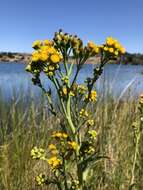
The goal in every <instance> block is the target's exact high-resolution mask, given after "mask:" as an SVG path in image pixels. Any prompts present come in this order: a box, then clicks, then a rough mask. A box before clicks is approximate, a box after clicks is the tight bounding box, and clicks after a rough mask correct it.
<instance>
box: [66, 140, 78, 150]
mask: <svg viewBox="0 0 143 190" xmlns="http://www.w3.org/2000/svg"><path fill="white" fill-rule="evenodd" d="M68 144H69V147H70V149H72V150H76V149H77V148H78V144H77V143H76V142H75V141H68Z"/></svg>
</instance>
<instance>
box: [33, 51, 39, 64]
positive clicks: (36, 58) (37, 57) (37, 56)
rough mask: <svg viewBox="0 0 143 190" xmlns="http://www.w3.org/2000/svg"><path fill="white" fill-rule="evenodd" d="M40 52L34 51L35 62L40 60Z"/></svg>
mask: <svg viewBox="0 0 143 190" xmlns="http://www.w3.org/2000/svg"><path fill="white" fill-rule="evenodd" d="M40 57H41V56H40V53H39V52H38V51H35V52H33V53H32V61H33V62H37V61H39V60H40Z"/></svg>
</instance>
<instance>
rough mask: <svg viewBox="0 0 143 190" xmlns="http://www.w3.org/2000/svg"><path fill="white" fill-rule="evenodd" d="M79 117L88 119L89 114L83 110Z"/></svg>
mask: <svg viewBox="0 0 143 190" xmlns="http://www.w3.org/2000/svg"><path fill="white" fill-rule="evenodd" d="M79 115H80V117H88V112H87V111H86V110H85V109H81V110H80V112H79Z"/></svg>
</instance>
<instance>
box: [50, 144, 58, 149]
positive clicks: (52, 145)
mask: <svg viewBox="0 0 143 190" xmlns="http://www.w3.org/2000/svg"><path fill="white" fill-rule="evenodd" d="M48 148H49V149H50V150H53V149H57V148H56V146H55V145H54V144H50V145H49V147H48Z"/></svg>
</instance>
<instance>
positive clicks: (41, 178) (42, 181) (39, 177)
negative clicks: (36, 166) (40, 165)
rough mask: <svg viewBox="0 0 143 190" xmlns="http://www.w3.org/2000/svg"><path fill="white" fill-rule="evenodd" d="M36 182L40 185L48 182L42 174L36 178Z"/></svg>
mask: <svg viewBox="0 0 143 190" xmlns="http://www.w3.org/2000/svg"><path fill="white" fill-rule="evenodd" d="M35 181H36V182H37V184H38V185H43V184H45V182H46V177H45V175H44V174H42V173H41V174H39V175H38V176H36V178H35Z"/></svg>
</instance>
